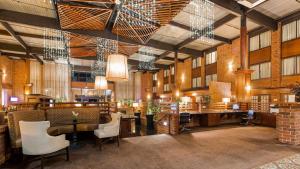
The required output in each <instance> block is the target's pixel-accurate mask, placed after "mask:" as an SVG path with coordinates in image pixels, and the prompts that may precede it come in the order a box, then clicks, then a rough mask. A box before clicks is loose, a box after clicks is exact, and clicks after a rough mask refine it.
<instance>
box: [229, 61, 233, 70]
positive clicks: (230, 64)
mask: <svg viewBox="0 0 300 169" xmlns="http://www.w3.org/2000/svg"><path fill="white" fill-rule="evenodd" d="M228 70H229V71H230V72H232V71H233V63H232V61H231V62H229V63H228Z"/></svg>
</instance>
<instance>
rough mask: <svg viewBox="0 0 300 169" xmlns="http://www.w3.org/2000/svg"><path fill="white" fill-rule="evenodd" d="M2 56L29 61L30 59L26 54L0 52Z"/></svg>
mask: <svg viewBox="0 0 300 169" xmlns="http://www.w3.org/2000/svg"><path fill="white" fill-rule="evenodd" d="M1 55H2V56H7V57H18V58H22V59H30V58H31V57H30V56H29V55H26V54H20V53H12V52H1Z"/></svg>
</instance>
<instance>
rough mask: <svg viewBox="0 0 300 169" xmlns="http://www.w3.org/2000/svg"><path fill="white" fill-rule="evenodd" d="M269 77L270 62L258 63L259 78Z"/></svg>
mask: <svg viewBox="0 0 300 169" xmlns="http://www.w3.org/2000/svg"><path fill="white" fill-rule="evenodd" d="M269 77H271V63H270V62H267V63H262V64H260V78H269Z"/></svg>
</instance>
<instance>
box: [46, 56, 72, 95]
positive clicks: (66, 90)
mask: <svg viewBox="0 0 300 169" xmlns="http://www.w3.org/2000/svg"><path fill="white" fill-rule="evenodd" d="M43 74H44V91H43V92H44V94H45V95H48V96H51V97H53V98H56V99H62V100H64V101H70V88H71V70H70V67H69V65H67V64H60V63H54V62H46V63H45V64H44V72H43Z"/></svg>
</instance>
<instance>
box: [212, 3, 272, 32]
mask: <svg viewBox="0 0 300 169" xmlns="http://www.w3.org/2000/svg"><path fill="white" fill-rule="evenodd" d="M210 1H211V2H213V3H215V4H216V5H218V6H221V7H223V8H225V9H227V10H230V11H232V12H235V13H237V14H239V15H242V14H243V13H244V12H245V11H249V12H246V16H247V17H248V18H249V19H251V20H252V21H253V22H255V23H257V24H259V25H262V26H265V27H268V28H269V29H272V30H277V21H276V20H274V19H273V18H271V17H269V16H267V15H264V14H262V13H260V12H258V11H256V10H249V8H247V7H245V6H242V5H240V4H239V3H237V2H236V1H235V0H210Z"/></svg>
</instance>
